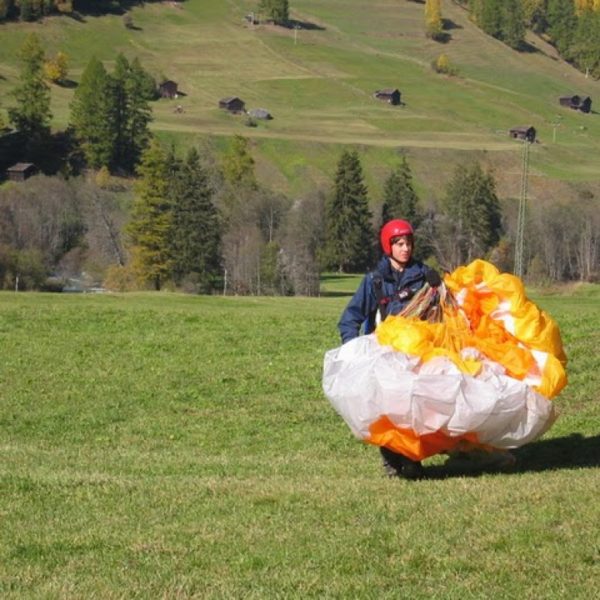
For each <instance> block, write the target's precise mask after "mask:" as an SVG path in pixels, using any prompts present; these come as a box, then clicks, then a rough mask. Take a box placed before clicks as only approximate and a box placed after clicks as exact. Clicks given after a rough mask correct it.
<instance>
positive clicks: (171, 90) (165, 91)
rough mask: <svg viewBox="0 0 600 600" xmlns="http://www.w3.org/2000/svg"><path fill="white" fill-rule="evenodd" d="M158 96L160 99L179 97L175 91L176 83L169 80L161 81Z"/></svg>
mask: <svg viewBox="0 0 600 600" xmlns="http://www.w3.org/2000/svg"><path fill="white" fill-rule="evenodd" d="M158 95H159V96H160V97H161V98H170V99H172V98H177V97H178V95H179V94H178V91H177V83H176V82H175V81H171V80H170V79H168V80H167V81H163V82H162V83H161V84H160V85H159V86H158Z"/></svg>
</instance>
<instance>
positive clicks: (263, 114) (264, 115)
mask: <svg viewBox="0 0 600 600" xmlns="http://www.w3.org/2000/svg"><path fill="white" fill-rule="evenodd" d="M248 114H249V115H250V116H251V117H254V118H255V119H263V120H265V121H269V120H271V119H272V118H273V115H272V114H271V113H270V112H269V111H268V110H267V109H266V108H253V109H252V110H250V111H248Z"/></svg>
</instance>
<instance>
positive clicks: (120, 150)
mask: <svg viewBox="0 0 600 600" xmlns="http://www.w3.org/2000/svg"><path fill="white" fill-rule="evenodd" d="M129 78H130V67H129V62H128V60H127V59H126V58H125V56H124V55H123V54H122V53H121V52H119V54H118V55H117V58H116V60H115V68H114V70H113V72H112V73H111V75H110V78H109V86H110V90H111V91H110V97H111V100H112V108H111V113H112V115H113V118H114V122H113V127H114V144H113V156H112V159H111V163H113V164H115V165H119V166H122V167H124V168H130V167H131V166H132V164H133V161H130V160H129V152H130V144H129V138H130V133H129V121H130V114H129V113H130V110H129V94H128V90H127V87H128V81H129Z"/></svg>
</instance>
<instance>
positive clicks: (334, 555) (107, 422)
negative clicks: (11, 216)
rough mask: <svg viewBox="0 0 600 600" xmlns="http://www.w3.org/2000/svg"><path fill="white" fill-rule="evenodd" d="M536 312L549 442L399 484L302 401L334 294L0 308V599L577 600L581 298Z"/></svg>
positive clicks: (585, 337) (583, 453)
mask: <svg viewBox="0 0 600 600" xmlns="http://www.w3.org/2000/svg"><path fill="white" fill-rule="evenodd" d="M349 285H350V282H349V281H348V282H344V281H341V280H339V279H336V278H335V277H331V278H330V280H329V281H327V282H326V288H327V289H328V291H329V292H332V293H334V292H337V293H339V294H341V293H343V292H344V291H345V290H346V287H349ZM537 299H538V301H539V303H540V304H541V305H542V306H543V307H544V308H546V309H548V310H549V311H550V312H551V314H552V315H553V316H554V317H555V318H556V319H557V320H558V322H559V323H560V325H561V328H562V332H563V338H564V342H565V345H566V350H567V354H568V356H569V360H570V362H569V376H570V384H569V386H568V387H567V388H566V390H565V391H564V392H563V394H562V395H561V396H560V397H559V398H558V399H557V400H556V403H557V406H558V407H559V411H560V413H561V416H560V418H559V419H558V421H557V422H556V424H555V426H554V427H553V429H551V430H550V432H549V433H548V434H546V436H545V438H543V439H542V440H540V441H539V442H536V443H534V444H531V445H529V446H527V447H525V448H523V449H521V450H520V451H519V453H518V456H519V465H518V468H517V470H516V471H515V472H514V473H510V474H508V473H502V474H501V473H496V474H494V473H478V472H477V471H476V470H475V471H474V472H469V473H460V472H456V471H450V470H446V469H445V468H444V466H443V464H442V462H443V460H442V459H441V457H437V458H435V459H431V460H430V461H429V462H428V463H426V467H427V471H428V474H429V476H430V477H429V478H428V479H426V480H423V481H418V482H406V481H402V480H387V479H384V478H383V477H382V475H381V472H380V465H379V460H378V453H377V451H376V449H375V448H373V447H370V446H366V445H363V444H362V443H361V442H359V441H357V440H355V439H354V438H353V437H352V435H351V434H350V432H349V430H348V429H347V428H346V426H345V424H344V423H343V422H342V421H341V419H340V418H339V417H338V416H337V415H336V414H335V413H334V411H333V410H332V409H331V407H330V406H329V404H328V402H327V401H326V399H325V398H324V396H323V394H322V392H321V388H320V378H321V365H322V358H323V353H324V352H325V351H326V350H327V349H328V348H331V347H333V346H334V345H336V344H337V332H336V330H335V323H336V321H337V318H338V315H339V312H340V310H341V308H342V306H343V305H344V303H345V302H346V301H347V298H345V297H335V296H331V297H323V298H318V299H303V298H278V299H275V298H229V297H228V298H220V297H193V296H183V295H175V294H131V295H103V296H93V295H60V296H57V295H41V294H19V295H15V294H10V293H2V294H0V340H1V343H2V349H3V353H2V356H3V360H2V361H1V363H0V456H1V460H0V518H1V520H2V527H1V534H0V596H1V597H2V598H19V599H22V598H191V597H196V598H257V599H258V598H276V597H280V598H283V597H285V598H301V597H338V598H353V597H356V598H381V597H384V598H399V597H414V598H457V599H458V598H565V597H571V598H586V599H587V598H592V597H594V596H595V595H596V592H597V583H598V581H599V577H600V543H599V539H600V536H599V527H598V523H600V504H599V503H598V499H597V495H598V494H597V490H598V489H599V486H600V471H599V466H600V435H599V433H598V432H599V430H600V408H599V406H598V397H599V394H600V359H599V357H598V353H597V348H598V345H599V343H600V338H599V333H598V332H599V331H600V329H599V327H598V324H599V323H600V289H599V288H598V286H586V287H583V288H579V289H576V290H572V291H571V292H570V293H569V295H565V294H555V295H544V296H537ZM445 475H448V476H447V477H446V476H445ZM477 475H479V476H477Z"/></svg>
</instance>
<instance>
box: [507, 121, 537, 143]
mask: <svg viewBox="0 0 600 600" xmlns="http://www.w3.org/2000/svg"><path fill="white" fill-rule="evenodd" d="M535 134H536V131H535V127H532V126H531V125H520V126H518V127H513V128H512V129H511V130H510V131H509V135H510V137H511V138H513V139H515V140H527V141H528V142H531V143H532V144H533V142H535Z"/></svg>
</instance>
